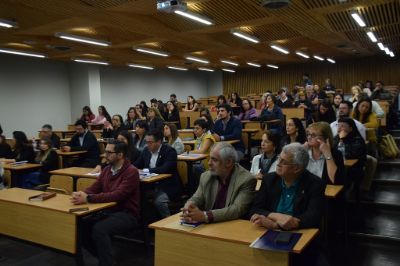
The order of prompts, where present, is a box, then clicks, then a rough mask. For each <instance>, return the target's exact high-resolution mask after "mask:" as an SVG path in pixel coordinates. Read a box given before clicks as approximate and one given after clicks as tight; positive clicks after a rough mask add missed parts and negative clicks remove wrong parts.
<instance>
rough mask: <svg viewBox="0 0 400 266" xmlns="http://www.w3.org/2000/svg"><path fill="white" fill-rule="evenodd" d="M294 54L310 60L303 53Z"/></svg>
mask: <svg viewBox="0 0 400 266" xmlns="http://www.w3.org/2000/svg"><path fill="white" fill-rule="evenodd" d="M296 54H297V55H298V56H301V57H304V58H307V59H308V58H310V56H309V55H306V54H305V53H302V52H296Z"/></svg>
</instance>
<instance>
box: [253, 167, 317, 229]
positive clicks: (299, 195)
mask: <svg viewBox="0 0 400 266" xmlns="http://www.w3.org/2000/svg"><path fill="white" fill-rule="evenodd" d="M298 180H299V184H298V189H297V191H296V195H295V200H294V205H293V212H294V214H293V216H294V217H296V218H298V219H300V226H299V227H300V228H315V227H317V228H318V227H319V226H320V223H321V220H322V219H321V218H322V214H323V210H324V206H325V183H324V182H323V181H322V180H321V179H320V178H318V177H317V176H315V175H313V174H311V173H310V172H309V171H307V170H304V172H303V173H302V174H301V175H300V177H299V179H298ZM281 182H282V178H281V177H280V176H278V174H277V173H276V172H273V173H270V174H267V175H265V176H264V177H263V180H262V183H261V187H260V190H259V191H258V193H257V195H256V198H255V200H254V204H253V207H252V208H251V211H250V216H251V215H253V214H256V213H257V214H261V215H265V216H268V215H269V213H271V212H276V209H277V207H278V203H279V200H280V197H281V193H282V186H281Z"/></svg>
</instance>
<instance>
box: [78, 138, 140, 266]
mask: <svg viewBox="0 0 400 266" xmlns="http://www.w3.org/2000/svg"><path fill="white" fill-rule="evenodd" d="M127 150H128V147H127V145H126V144H125V143H124V142H122V141H118V140H112V141H111V142H109V143H108V144H107V147H106V149H105V154H106V159H107V162H108V163H109V164H108V166H106V167H105V168H104V169H103V170H102V171H101V174H100V176H99V177H98V178H97V180H96V182H95V183H94V184H93V185H92V186H90V187H89V188H87V189H86V190H85V191H78V192H74V193H72V199H71V202H72V203H73V204H76V205H78V204H84V203H105V202H116V203H117V205H116V206H115V207H113V208H112V209H110V210H106V211H104V212H103V213H101V215H97V216H91V217H88V218H86V219H85V220H84V223H83V230H82V233H83V244H84V246H85V247H86V248H87V249H88V251H90V252H91V253H92V254H93V255H95V256H97V257H98V258H99V265H113V258H112V246H111V236H113V235H115V234H122V233H124V232H128V231H129V230H131V229H133V228H134V227H135V226H136V225H137V221H138V219H139V209H140V205H139V204H140V202H139V200H140V199H139V195H140V194H139V193H140V192H139V172H138V170H137V169H136V168H135V167H134V166H133V165H131V164H130V162H129V161H128V160H127V159H126V153H127Z"/></svg>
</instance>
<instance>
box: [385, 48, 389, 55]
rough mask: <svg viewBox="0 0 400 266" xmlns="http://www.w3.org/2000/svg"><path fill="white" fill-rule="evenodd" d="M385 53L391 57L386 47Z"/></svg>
mask: <svg viewBox="0 0 400 266" xmlns="http://www.w3.org/2000/svg"><path fill="white" fill-rule="evenodd" d="M385 53H386V54H387V55H389V54H390V50H389V48H387V47H385Z"/></svg>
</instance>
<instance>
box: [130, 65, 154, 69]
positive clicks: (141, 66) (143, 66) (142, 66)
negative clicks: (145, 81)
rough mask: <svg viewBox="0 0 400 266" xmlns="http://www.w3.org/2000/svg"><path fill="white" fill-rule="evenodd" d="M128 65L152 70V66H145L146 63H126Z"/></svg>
mask: <svg viewBox="0 0 400 266" xmlns="http://www.w3.org/2000/svg"><path fill="white" fill-rule="evenodd" d="M127 65H128V66H129V67H134V68H142V69H150V70H153V69H154V67H153V66H146V65H139V64H127Z"/></svg>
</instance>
